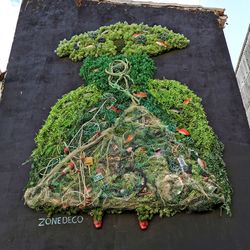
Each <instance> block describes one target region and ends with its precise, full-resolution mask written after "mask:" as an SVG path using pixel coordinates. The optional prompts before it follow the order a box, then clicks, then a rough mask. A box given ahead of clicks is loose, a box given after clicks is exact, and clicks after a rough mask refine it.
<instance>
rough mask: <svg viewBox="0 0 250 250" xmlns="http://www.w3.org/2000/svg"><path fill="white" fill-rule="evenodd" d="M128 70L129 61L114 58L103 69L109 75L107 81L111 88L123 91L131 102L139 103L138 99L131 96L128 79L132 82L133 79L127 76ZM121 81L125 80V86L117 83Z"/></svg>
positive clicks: (129, 68) (129, 67)
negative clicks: (107, 66)
mask: <svg viewBox="0 0 250 250" xmlns="http://www.w3.org/2000/svg"><path fill="white" fill-rule="evenodd" d="M130 70H131V66H130V63H129V61H128V60H127V59H125V60H114V61H113V62H112V63H110V64H109V68H108V69H105V72H106V74H108V75H109V76H108V83H109V85H110V86H111V87H112V88H114V89H117V90H119V91H121V92H123V93H124V94H125V95H127V96H128V97H130V98H131V100H132V102H133V103H136V104H139V99H137V98H136V97H135V96H133V95H132V94H131V93H130V91H129V81H130V82H132V83H134V81H133V79H132V78H131V77H130V76H129V73H130ZM121 81H124V82H125V88H123V87H122V86H121V85H119V83H120V82H121Z"/></svg>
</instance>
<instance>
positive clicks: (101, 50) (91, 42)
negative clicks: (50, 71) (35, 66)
mask: <svg viewBox="0 0 250 250" xmlns="http://www.w3.org/2000/svg"><path fill="white" fill-rule="evenodd" d="M188 44H189V40H188V39H187V38H186V37H185V36H184V35H182V34H179V33H175V32H173V31H172V30H170V29H168V28H166V27H162V26H161V25H154V26H152V27H150V26H148V25H145V24H143V23H141V24H135V23H133V24H128V23H127V22H118V23H116V24H112V25H109V26H102V27H100V28H99V29H98V30H96V31H90V32H85V33H82V34H79V35H75V36H73V37H72V38H71V39H70V40H66V39H64V40H62V41H61V42H60V43H59V45H58V47H57V49H56V50H55V52H56V54H57V55H58V56H59V57H69V58H70V59H71V60H72V61H74V62H76V61H81V60H83V59H84V58H85V57H87V56H92V57H98V56H102V55H116V54H124V55H133V54H142V53H146V54H148V55H152V56H154V55H158V54H162V53H165V52H168V51H170V50H172V49H183V48H185V47H187V45H188Z"/></svg>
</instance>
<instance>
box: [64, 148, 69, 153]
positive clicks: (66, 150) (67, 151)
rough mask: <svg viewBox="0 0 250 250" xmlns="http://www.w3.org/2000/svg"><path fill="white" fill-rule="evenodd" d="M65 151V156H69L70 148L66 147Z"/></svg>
mask: <svg viewBox="0 0 250 250" xmlns="http://www.w3.org/2000/svg"><path fill="white" fill-rule="evenodd" d="M63 151H64V154H66V155H68V154H69V148H68V147H65V148H64V150H63Z"/></svg>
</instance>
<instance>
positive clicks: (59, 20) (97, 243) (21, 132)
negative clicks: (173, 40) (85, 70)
mask: <svg viewBox="0 0 250 250" xmlns="http://www.w3.org/2000/svg"><path fill="white" fill-rule="evenodd" d="M125 20H126V21H128V22H129V23H132V22H136V23H138V22H144V23H147V24H149V25H153V24H161V25H163V26H168V27H170V28H171V29H173V30H174V31H176V32H180V33H183V34H184V35H185V36H187V37H188V38H189V39H190V40H191V43H190V46H189V47H188V48H187V49H184V50H180V51H173V52H170V53H168V54H164V55H161V56H158V57H157V58H155V61H156V64H157V69H158V71H157V76H156V77H157V78H160V79H162V78H163V77H165V78H167V79H176V80H179V81H181V82H183V83H185V84H187V85H188V86H189V87H190V88H191V89H192V90H194V91H195V92H196V93H197V94H198V95H199V96H201V97H202V98H203V104H204V107H205V110H206V112H207V115H208V119H209V121H210V124H211V126H212V127H213V128H214V129H215V131H216V133H217V134H218V136H219V138H220V139H221V140H222V142H223V143H224V144H225V155H224V159H225V162H226V164H227V169H228V173H229V177H230V180H231V183H232V186H233V189H234V195H233V217H232V218H229V217H226V216H222V217H220V215H219V211H215V212H211V213H205V214H180V215H177V216H175V217H173V218H170V219H159V218H155V219H154V220H153V221H152V223H151V224H150V228H149V229H148V231H146V232H141V231H140V230H139V228H138V226H137V219H136V215H135V214H124V215H119V216H118V215H113V216H112V215H110V216H107V217H105V221H104V222H105V223H104V227H103V229H102V230H100V231H97V230H95V229H94V228H93V226H92V221H91V218H90V217H89V216H84V222H83V223H82V224H78V225H58V226H47V227H38V226H37V225H38V218H39V217H44V216H45V215H43V214H41V213H37V212H34V211H32V210H31V209H29V208H27V207H25V206H24V205H23V200H22V195H23V188H24V186H25V183H26V182H27V179H28V171H29V167H30V166H29V165H26V166H22V163H23V162H24V161H25V160H26V159H27V158H28V157H29V155H30V153H31V151H32V149H33V148H34V137H35V134H36V133H37V132H38V130H39V128H40V127H41V126H42V124H43V122H44V120H45V119H46V117H47V115H48V112H49V110H50V107H51V106H52V105H54V104H55V102H56V101H57V99H58V98H60V97H61V96H62V94H64V93H67V92H69V91H70V90H72V89H75V88H76V87H78V86H80V85H81V84H82V82H81V80H80V78H79V77H78V72H79V68H80V63H79V64H74V63H72V62H71V61H70V60H69V59H59V58H58V57H57V56H56V55H55V54H54V49H55V48H56V47H57V44H58V42H59V41H60V40H62V39H63V38H70V37H71V36H72V35H74V34H76V33H80V32H84V31H90V30H95V29H97V28H98V27H99V26H102V25H108V24H112V23H115V22H117V21H125ZM249 160H250V133H249V129H248V125H247V121H246V117H245V113H244V109H243V106H242V102H241V98H240V94H239V90H238V87H237V83H236V79H235V75H234V71H233V68H232V64H231V61H230V57H229V53H228V49H227V46H226V43H225V38H224V34H223V30H222V29H220V28H219V27H218V23H217V17H216V16H215V15H214V14H213V13H204V12H199V11H197V12H190V11H184V10H177V9H168V8H160V9H158V8H157V9H156V8H149V7H147V8H145V7H136V6H128V5H117V6H115V5H111V4H105V3H100V4H98V3H93V2H89V1H87V2H86V1H85V3H84V6H83V7H82V8H80V9H77V8H76V7H75V5H74V1H73V0H72V1H63V0H58V1H49V0H40V1H38V0H33V1H27V0H24V1H23V4H22V8H21V13H20V17H19V21H18V25H17V30H16V34H15V40H14V44H13V47H12V52H11V57H10V61H9V65H8V76H7V80H6V86H5V91H4V95H3V101H2V103H1V104H0V173H1V174H0V193H1V203H0V204H1V205H0V216H1V217H0V218H1V221H0V248H1V249H20V250H21V249H25V250H28V249H32V250H33V249H44V250H45V249H53V250H54V249H95V250H97V249H119V250H120V249H171V250H172V249H176V250H180V249H193V250H194V249H203V250H205V249H228V250H229V249H232V250H236V249H239V250H241V249H250V241H249V237H248V235H249V231H250V213H249V206H250V195H249V193H250V185H249V178H250V165H249Z"/></svg>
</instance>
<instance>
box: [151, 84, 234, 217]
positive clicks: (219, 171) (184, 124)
mask: <svg viewBox="0 0 250 250" xmlns="http://www.w3.org/2000/svg"><path fill="white" fill-rule="evenodd" d="M149 92H150V93H151V94H152V96H153V97H154V98H155V99H156V100H157V102H158V105H159V106H160V108H161V109H163V110H164V111H165V112H166V114H167V115H168V118H169V119H170V120H171V121H172V123H175V127H179V128H186V129H187V130H188V131H189V132H190V134H191V135H190V137H188V140H187V138H186V137H185V136H183V135H179V140H180V141H182V142H183V143H185V144H187V145H189V146H191V147H192V148H193V149H195V150H196V151H197V152H199V157H200V158H202V159H204V160H205V161H206V162H207V171H209V172H210V173H213V174H214V175H215V177H216V179H217V182H218V184H219V185H220V187H221V188H222V192H223V194H224V197H225V204H224V208H225V209H226V211H227V213H228V214H230V204H231V188H230V185H229V181H228V177H227V174H226V170H225V165H224V162H223V159H222V157H223V145H222V143H221V142H220V141H219V140H218V138H217V136H216V134H215V133H214V131H213V129H212V128H211V127H210V126H209V123H208V120H207V118H206V114H205V111H204V109H203V107H202V104H201V98H199V97H198V96H197V95H195V94H194V92H193V91H191V90H190V89H189V88H188V87H187V86H185V85H183V84H181V83H180V82H178V81H174V80H150V81H149ZM184 100H190V101H189V103H188V104H184V103H183V101H184ZM176 111H178V112H179V113H176ZM175 132H177V131H175ZM177 134H178V133H177Z"/></svg>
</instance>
